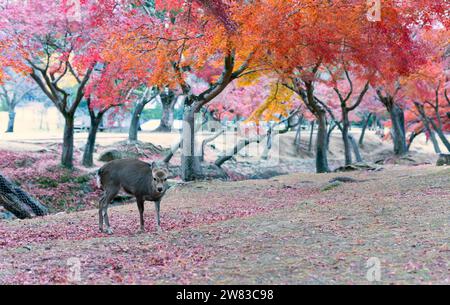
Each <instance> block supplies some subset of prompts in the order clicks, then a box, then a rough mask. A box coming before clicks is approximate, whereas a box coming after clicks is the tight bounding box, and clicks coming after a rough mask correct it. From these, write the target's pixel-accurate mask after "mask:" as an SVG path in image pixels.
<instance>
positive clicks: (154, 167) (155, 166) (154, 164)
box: [151, 161, 158, 169]
mask: <svg viewBox="0 0 450 305" xmlns="http://www.w3.org/2000/svg"><path fill="white" fill-rule="evenodd" d="M151 168H152V169H156V168H158V166H157V165H156V162H155V161H153V162H152V165H151Z"/></svg>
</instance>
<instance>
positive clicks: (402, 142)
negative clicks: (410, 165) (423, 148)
mask: <svg viewBox="0 0 450 305" xmlns="http://www.w3.org/2000/svg"><path fill="white" fill-rule="evenodd" d="M388 110H389V114H390V116H391V121H392V137H393V139H392V140H393V142H394V153H395V155H397V156H402V155H404V154H406V153H407V146H406V132H405V115H404V112H403V109H401V108H400V107H399V106H397V105H396V104H395V103H392V106H391V107H390V109H388Z"/></svg>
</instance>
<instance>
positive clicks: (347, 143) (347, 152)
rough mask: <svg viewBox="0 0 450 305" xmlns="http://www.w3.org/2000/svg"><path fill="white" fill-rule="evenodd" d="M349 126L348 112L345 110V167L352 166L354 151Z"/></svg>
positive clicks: (343, 116) (343, 132) (343, 137)
mask: <svg viewBox="0 0 450 305" xmlns="http://www.w3.org/2000/svg"><path fill="white" fill-rule="evenodd" d="M349 126H350V122H349V120H348V112H347V111H346V110H345V109H342V140H343V141H344V156H345V165H350V164H352V151H351V146H350V139H349V133H348V129H349Z"/></svg>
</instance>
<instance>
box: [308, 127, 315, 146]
mask: <svg viewBox="0 0 450 305" xmlns="http://www.w3.org/2000/svg"><path fill="white" fill-rule="evenodd" d="M314 123H315V121H312V122H311V132H310V134H309V144H308V151H311V150H312V141H313V133H314Z"/></svg>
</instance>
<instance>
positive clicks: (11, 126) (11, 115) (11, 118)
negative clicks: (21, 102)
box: [6, 109, 16, 132]
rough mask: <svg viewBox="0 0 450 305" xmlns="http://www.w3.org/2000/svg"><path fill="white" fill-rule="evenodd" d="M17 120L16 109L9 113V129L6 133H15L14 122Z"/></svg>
mask: <svg viewBox="0 0 450 305" xmlns="http://www.w3.org/2000/svg"><path fill="white" fill-rule="evenodd" d="M15 118H16V113H15V112H14V109H12V110H10V111H9V115H8V128H7V129H6V132H14V121H15Z"/></svg>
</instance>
